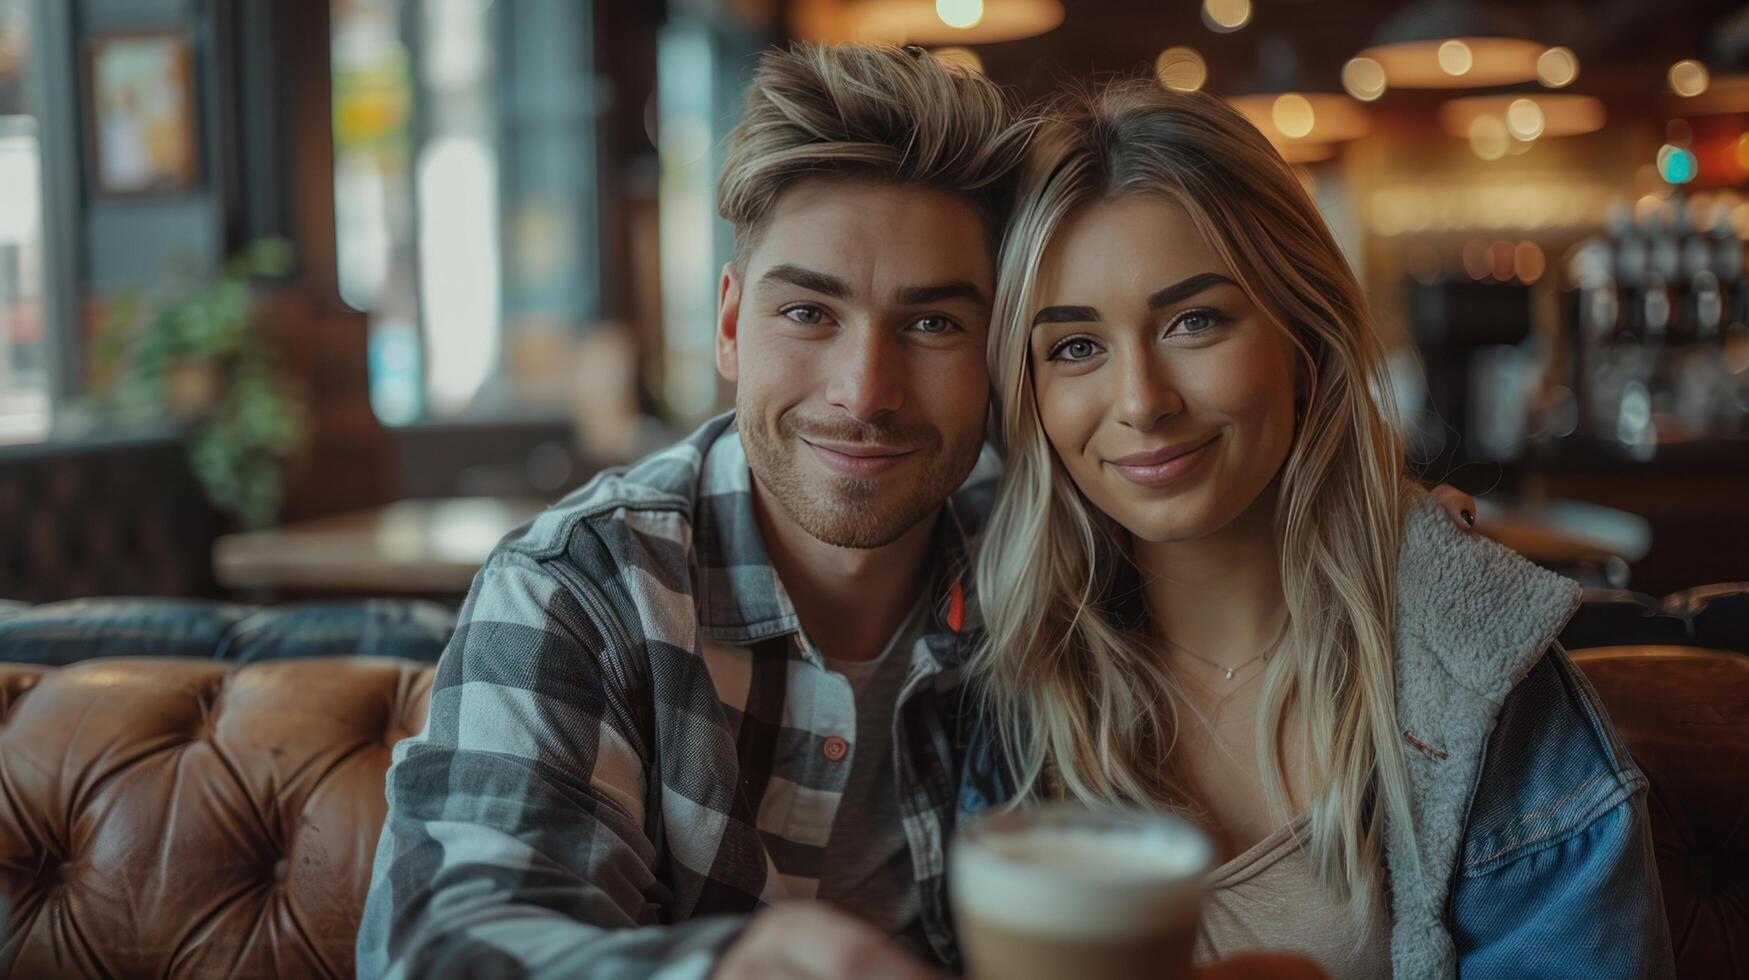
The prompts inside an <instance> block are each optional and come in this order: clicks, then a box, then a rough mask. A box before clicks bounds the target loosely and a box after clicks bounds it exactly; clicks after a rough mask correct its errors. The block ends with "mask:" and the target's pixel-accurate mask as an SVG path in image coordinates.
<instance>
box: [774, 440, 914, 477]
mask: <svg viewBox="0 0 1749 980" xmlns="http://www.w3.org/2000/svg"><path fill="white" fill-rule="evenodd" d="M802 442H804V443H806V444H807V446H808V448H809V449H811V450H813V452H814V456H815V457H816V458H817V459H819V460H820V462H822V463H824V464H825V465H826V468H827V469H830V470H833V471H835V472H838V473H842V474H844V475H845V476H854V477H863V478H866V477H871V476H876V475H878V474H880V473H884V472H885V471H887V470H889V469H891V468H892V467H894V466H896V465H898V463H899V461H900V460H902V459H904V458H905V457H907V456H909V455H911V454H912V453H915V452H916V450H915V449H901V448H898V447H896V446H881V445H875V444H872V443H866V442H824V441H821V442H816V441H813V440H811V439H806V438H804V439H802Z"/></svg>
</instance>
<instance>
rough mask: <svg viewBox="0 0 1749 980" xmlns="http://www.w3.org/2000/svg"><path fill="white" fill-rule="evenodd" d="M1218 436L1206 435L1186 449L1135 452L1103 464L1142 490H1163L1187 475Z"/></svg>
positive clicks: (1203, 456)
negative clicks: (1159, 488) (1162, 488)
mask: <svg viewBox="0 0 1749 980" xmlns="http://www.w3.org/2000/svg"><path fill="white" fill-rule="evenodd" d="M1219 438H1220V434H1219V433H1216V434H1215V435H1212V436H1210V437H1209V438H1207V439H1205V440H1203V441H1202V442H1201V443H1199V444H1197V445H1194V446H1192V447H1191V448H1189V449H1176V448H1167V449H1163V450H1157V451H1155V452H1152V453H1137V454H1135V455H1132V456H1123V457H1120V458H1118V459H1109V460H1106V465H1107V466H1110V467H1111V468H1112V469H1113V470H1116V471H1117V473H1118V475H1119V476H1121V477H1123V478H1124V479H1126V480H1128V481H1130V482H1131V483H1135V484H1139V485H1141V486H1144V487H1163V486H1166V485H1167V484H1169V483H1172V482H1174V481H1176V480H1178V479H1179V478H1180V477H1182V476H1184V475H1185V474H1186V473H1189V472H1190V471H1191V470H1192V469H1195V468H1196V465H1197V464H1198V463H1200V462H1202V461H1203V459H1204V458H1205V457H1207V456H1208V455H1209V447H1210V446H1212V445H1214V443H1215V440H1217V439H1219Z"/></svg>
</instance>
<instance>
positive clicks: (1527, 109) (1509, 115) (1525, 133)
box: [1506, 99, 1543, 143]
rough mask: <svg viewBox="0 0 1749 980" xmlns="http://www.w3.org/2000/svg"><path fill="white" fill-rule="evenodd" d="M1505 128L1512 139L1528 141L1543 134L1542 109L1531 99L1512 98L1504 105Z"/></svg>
mask: <svg viewBox="0 0 1749 980" xmlns="http://www.w3.org/2000/svg"><path fill="white" fill-rule="evenodd" d="M1506 130H1507V132H1509V133H1511V134H1512V138H1513V139H1519V140H1524V141H1525V142H1527V143H1528V142H1530V141H1531V140H1533V139H1536V138H1537V137H1538V136H1541V135H1542V134H1543V111H1542V108H1541V107H1540V106H1538V105H1537V104H1536V102H1535V101H1533V100H1531V99H1513V100H1512V101H1511V102H1510V103H1508V104H1507V106H1506Z"/></svg>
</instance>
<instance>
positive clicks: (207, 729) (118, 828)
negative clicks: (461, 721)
mask: <svg viewBox="0 0 1749 980" xmlns="http://www.w3.org/2000/svg"><path fill="white" fill-rule="evenodd" d="M430 687H431V668H430V667H427V666H423V665H420V664H415V663H410V662H406V661H396V660H385V659H377V658H366V657H346V658H323V659H302V660H284V661H276V662H271V663H258V664H250V665H245V666H236V665H232V664H225V663H218V662H214V661H210V660H179V659H160V658H150V657H137V658H127V659H103V660H90V661H86V662H83V663H79V664H75V665H73V666H70V667H63V668H42V667H32V666H17V665H9V664H5V665H0V711H3V712H4V715H3V717H4V722H3V727H0V775H3V777H4V787H5V792H4V793H3V794H0V892H3V893H4V895H5V897H6V899H7V901H8V902H9V904H10V906H11V915H10V920H11V928H10V930H9V931H8V933H7V936H6V942H5V945H4V946H3V947H0V974H4V975H7V976H21V977H22V976H30V977H46V976H70V975H83V976H172V975H173V976H191V977H192V976H202V977H204V976H221V975H223V976H261V977H265V976H350V975H352V972H353V959H352V958H353V940H354V936H355V935H356V932H357V929H358V920H359V916H360V914H361V912H362V909H363V905H364V896H365V890H366V888H367V887H368V886H369V882H370V866H371V858H372V853H373V850H374V848H375V846H376V839H377V833H378V831H379V829H380V828H381V826H382V820H383V814H384V810H385V803H384V799H383V774H384V772H385V770H386V769H387V768H388V764H389V750H390V747H391V746H392V745H393V744H394V743H395V742H396V741H399V740H400V739H401V738H403V737H405V736H406V735H408V734H410V733H412V732H415V731H417V730H418V729H419V728H420V727H421V726H422V725H423V724H424V722H425V709H426V699H427V697H428V696H429V694H430Z"/></svg>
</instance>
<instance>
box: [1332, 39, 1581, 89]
mask: <svg viewBox="0 0 1749 980" xmlns="http://www.w3.org/2000/svg"><path fill="white" fill-rule="evenodd" d="M1547 50H1548V48H1547V47H1546V46H1545V45H1541V44H1538V43H1537V42H1535V41H1527V40H1524V39H1522V38H1515V37H1462V38H1450V39H1447V40H1441V41H1401V42H1397V43H1392V44H1381V45H1378V46H1377V47H1371V48H1367V49H1366V50H1365V51H1362V52H1360V54H1359V55H1358V57H1361V58H1368V59H1371V60H1373V61H1376V62H1378V63H1379V65H1380V67H1382V68H1383V69H1384V71H1385V78H1386V79H1387V80H1388V81H1389V82H1390V86H1391V88H1492V87H1494V86H1496V85H1517V84H1518V83H1520V82H1528V81H1532V80H1534V79H1535V78H1536V77H1537V74H1536V65H1537V59H1538V58H1541V57H1542V55H1543V52H1545V51H1547Z"/></svg>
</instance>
